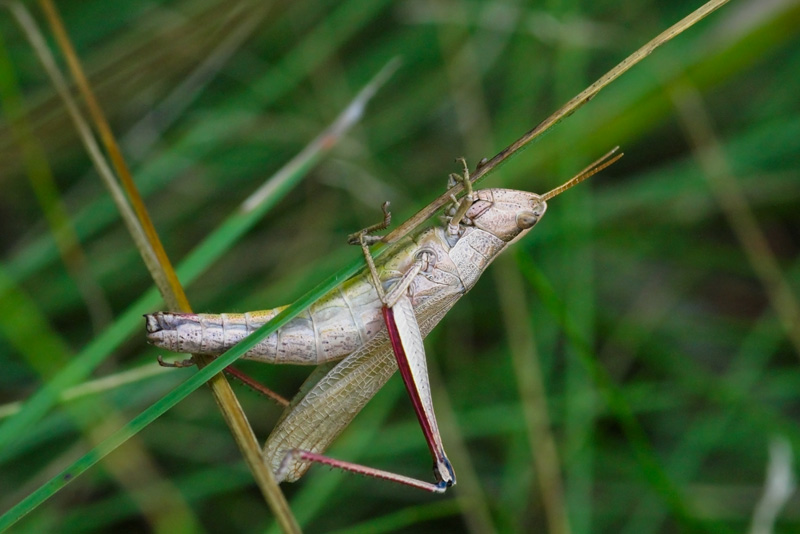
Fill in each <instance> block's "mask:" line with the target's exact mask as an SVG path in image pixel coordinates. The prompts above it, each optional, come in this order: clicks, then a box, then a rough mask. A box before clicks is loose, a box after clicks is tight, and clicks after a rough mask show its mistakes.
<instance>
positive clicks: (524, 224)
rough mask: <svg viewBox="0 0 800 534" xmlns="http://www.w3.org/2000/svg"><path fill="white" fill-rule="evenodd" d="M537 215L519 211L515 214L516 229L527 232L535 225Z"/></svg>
mask: <svg viewBox="0 0 800 534" xmlns="http://www.w3.org/2000/svg"><path fill="white" fill-rule="evenodd" d="M538 220H539V215H538V214H537V213H534V212H532V211H521V212H519V213H518V214H517V227H518V228H520V229H521V230H527V229H528V228H530V227H531V226H533V225H534V224H536V223H537V221H538Z"/></svg>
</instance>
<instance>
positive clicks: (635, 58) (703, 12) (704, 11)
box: [382, 0, 730, 243]
mask: <svg viewBox="0 0 800 534" xmlns="http://www.w3.org/2000/svg"><path fill="white" fill-rule="evenodd" d="M729 1H730V0H711V1H710V2H706V3H705V4H703V6H701V7H699V8H698V9H696V10H695V11H693V12H692V13H691V14H689V15H687V16H686V17H684V18H683V19H681V20H680V21H679V22H677V23H675V24H673V25H672V26H670V27H669V28H667V29H666V30H664V31H663V32H661V33H660V34H658V35H657V36H656V37H654V38H653V39H651V40H650V41H649V42H648V43H647V44H645V45H644V46H642V47H641V48H639V49H638V50H637V51H636V52H634V53H633V54H631V55H630V56H628V57H627V58H625V59H624V60H622V62H620V63H619V64H618V65H617V66H616V67H614V68H613V69H611V70H610V71H608V72H607V73H606V74H604V75H603V76H601V77H600V78H599V79H598V80H597V81H596V82H594V83H593V84H592V85H590V86H589V87H587V88H586V89H584V90H583V91H581V92H580V93H579V94H578V95H577V96H575V97H573V98H572V99H571V100H569V102H567V103H566V104H564V105H563V106H561V107H560V108H559V109H558V110H557V111H555V112H554V113H553V114H551V115H550V116H549V117H547V118H546V119H545V120H543V121H542V122H540V123H539V124H538V125H537V126H536V127H535V128H533V129H532V130H530V131H529V132H528V133H526V134H525V135H523V136H522V137H520V138H519V139H517V140H516V141H514V142H513V143H511V144H510V145H509V146H507V147H506V148H505V149H503V150H501V151H500V152H499V153H498V154H497V155H496V156H494V157H493V158H492V159H490V160H489V161H487V162H486V163H485V164H484V165H481V166H480V167H479V168H478V169H477V171H476V172H475V173H474V174H473V175H472V177H471V178H470V180H471V181H472V183H477V182H478V181H479V180H481V179H483V177H484V176H486V175H487V174H489V173H490V172H491V171H493V170H494V169H495V168H497V167H499V166H500V165H501V164H502V163H504V162H505V161H506V160H507V159H508V158H510V157H511V156H513V155H514V154H515V153H517V152H518V151H519V150H521V149H522V148H525V147H526V146H527V145H528V144H529V143H530V142H531V141H533V140H534V139H536V138H537V137H539V136H540V135H542V134H543V133H544V132H546V131H547V130H549V129H550V128H551V127H552V126H555V125H556V124H558V123H559V122H561V120H562V119H565V118H566V117H569V116H570V115H572V114H573V113H574V112H575V111H576V110H577V109H578V108H580V107H581V106H583V105H584V104H585V103H587V102H588V101H590V100H591V99H592V98H594V97H595V96H597V94H598V93H599V92H600V91H601V90H602V89H603V88H605V87H606V86H607V85H609V84H610V83H611V82H613V81H614V80H616V79H617V78H619V77H620V76H622V74H624V73H625V72H627V71H628V70H630V68H631V67H633V66H634V65H636V64H637V63H639V62H640V61H642V60H643V59H644V58H646V57H647V56H649V55H650V54H651V53H653V51H654V50H655V49H656V48H658V47H659V46H661V45H663V44H665V43H667V42H669V41H670V40H672V39H673V38H674V37H677V36H678V35H680V34H681V33H683V32H684V31H685V30H687V29H689V28H691V27H692V26H693V25H695V24H696V23H697V22H699V21H701V20H703V19H704V18H705V17H707V16H708V15H710V14H711V13H713V12H714V11H716V10H717V9H719V8H720V7H722V6H724V5H725V4H727V3H728V2H729ZM463 189H464V186H463V184H461V183H458V184H457V185H456V186H455V187H452V188H451V189H449V190H448V191H445V192H444V193H443V194H442V195H441V196H439V197H438V198H437V199H436V200H434V201H433V202H431V203H430V204H428V205H427V206H426V207H424V208H423V209H421V210H420V211H418V212H417V213H416V214H415V215H414V216H413V217H411V218H410V219H408V220H407V221H406V222H404V223H403V224H401V225H400V226H398V227H397V228H395V229H394V230H393V231H392V232H390V233H388V234H386V236H385V237H384V238H383V239H382V241H383V242H384V243H394V242H395V241H397V240H399V239H402V238H403V236H405V235H407V234H408V233H409V232H410V231H411V230H413V229H414V228H416V227H417V226H419V225H420V224H422V223H423V222H424V221H426V220H427V219H428V218H430V217H431V216H432V215H433V214H434V213H435V212H436V210H438V209H439V208H441V207H442V206H444V205H445V204H447V203H448V202H450V197H451V195H457V194H458V193H460V192H461V191H463Z"/></svg>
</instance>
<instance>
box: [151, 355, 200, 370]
mask: <svg viewBox="0 0 800 534" xmlns="http://www.w3.org/2000/svg"><path fill="white" fill-rule="evenodd" d="M156 360H158V365H160V366H161V367H175V368H179V369H183V368H184V367H194V365H195V363H194V358H187V359H185V360H178V361H175V362H168V361H165V360H164V358H163V357H162V356H161V355H160V354H159V355H158V356H156Z"/></svg>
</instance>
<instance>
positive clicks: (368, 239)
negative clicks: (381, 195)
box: [347, 200, 392, 246]
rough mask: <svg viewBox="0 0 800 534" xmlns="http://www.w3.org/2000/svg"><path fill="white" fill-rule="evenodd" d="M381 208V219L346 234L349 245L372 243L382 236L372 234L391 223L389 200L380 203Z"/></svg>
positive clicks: (384, 228)
mask: <svg viewBox="0 0 800 534" xmlns="http://www.w3.org/2000/svg"><path fill="white" fill-rule="evenodd" d="M381 210H382V211H383V220H382V221H380V222H377V223H375V224H371V225H369V226H367V227H366V228H362V229H361V230H359V231H358V232H355V233H353V234H350V235H349V236H347V243H348V244H349V245H367V246H369V245H374V244H375V243H377V242H378V241H380V240H381V239H382V238H381V237H380V236H374V235H371V234H374V233H375V232H380V231H381V230H386V229H387V228H389V225H390V224H392V212H391V211H389V201H388V200H387V201H386V202H384V203H383V204H381Z"/></svg>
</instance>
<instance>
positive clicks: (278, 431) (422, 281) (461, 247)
mask: <svg viewBox="0 0 800 534" xmlns="http://www.w3.org/2000/svg"><path fill="white" fill-rule="evenodd" d="M615 152H616V149H614V150H613V151H611V152H610V153H609V154H606V155H605V156H604V157H603V158H601V159H600V160H598V161H596V162H595V163H593V164H592V165H590V166H589V167H588V168H587V169H585V170H584V171H582V172H581V173H579V174H578V175H577V176H575V177H574V178H573V179H571V180H569V181H568V182H566V183H565V184H563V185H562V186H560V187H557V188H556V189H554V190H552V191H550V192H548V193H546V194H544V195H537V194H535V193H529V192H526V191H516V190H510V189H481V190H477V191H472V189H471V185H470V184H471V183H470V181H469V173H468V170H467V168H466V164H464V175H463V176H459V175H451V177H450V180H451V185H454V181H455V180H456V179H458V180H460V181H462V182H463V184H464V188H465V190H466V194H465V195H464V196H463V197H462V198H461V199H460V200H459V199H456V198H455V196H453V198H452V204H451V205H450V206H449V207H448V208H447V209H446V210H445V214H444V216H443V217H442V219H443V220H442V222H443V224H440V225H435V226H432V227H428V228H424V229H421V230H418V231H416V232H415V233H412V234H411V235H410V236H407V237H405V238H404V239H402V240H400V241H398V242H397V243H394V244H393V245H391V246H390V247H388V248H387V249H386V250H385V251H384V253H383V254H382V255H381V256H380V257H379V258H378V259H377V261H373V259H372V256H371V255H370V253H369V250H368V245H369V244H370V243H372V242H375V241H377V240H379V239H380V238H376V237H373V236H371V235H369V234H370V233H371V232H372V231H374V230H378V229H382V228H385V227H386V226H388V223H389V213H388V211H387V206H388V204H384V214H385V220H384V222H383V223H381V224H378V225H373V226H372V227H369V228H367V229H365V230H362V231H361V232H359V233H357V234H353V235H352V236H350V240H349V241H350V243H351V244H360V245H361V247H362V249H363V250H364V255H365V259H366V261H367V264H368V269H367V270H366V271H363V272H361V273H360V274H358V275H356V276H355V277H353V278H351V279H350V280H347V281H346V282H345V283H344V284H342V285H341V286H339V287H338V288H336V289H334V290H332V291H331V292H329V293H328V294H326V295H325V296H323V297H322V298H321V299H319V300H318V301H317V302H315V303H314V304H312V305H311V306H310V307H309V308H308V309H307V310H306V311H305V313H304V314H302V315H300V316H298V317H296V318H295V319H293V320H292V321H290V322H289V323H288V324H286V325H285V326H284V327H283V328H280V329H279V330H277V331H276V332H275V333H273V334H272V335H270V336H268V337H267V338H265V339H264V340H262V341H261V342H260V343H258V344H257V345H256V346H255V347H253V348H252V349H251V350H249V351H248V352H246V353H245V355H244V356H243V357H244V358H247V359H251V360H259V361H263V362H268V363H289V364H298V365H320V364H325V363H328V362H334V361H337V360H341V361H340V362H339V363H338V364H337V365H336V366H335V367H333V368H332V369H331V370H330V371H328V372H327V373H326V374H325V375H324V376H322V377H321V378H320V379H319V380H318V381H317V382H316V383H314V384H313V385H311V386H310V389H309V388H305V387H304V388H303V389H302V390H301V392H300V393H299V394H298V395H297V396H296V397H295V399H294V400H293V401H292V403H291V404H290V405H289V406H288V407H287V408H286V410H285V411H284V413H283V415H282V416H281V418H280V420H279V421H278V424H277V425H276V427H275V428H274V429H273V431H272V433H271V434H270V436H269V437H268V438H267V441H266V444H265V446H264V450H263V458H264V461H265V462H266V463H267V464H268V465H270V466H271V468H272V469H273V471H274V472H275V475H276V478H277V479H278V480H279V481H284V480H285V481H289V482H292V481H295V480H297V479H298V478H300V477H301V476H302V475H303V474H304V473H305V472H306V470H307V469H308V468H309V466H310V464H311V463H312V462H319V463H325V464H328V465H331V466H334V467H338V468H341V469H345V470H349V471H354V472H358V473H362V474H366V475H371V476H374V477H377V478H385V479H389V480H392V481H395V482H399V483H402V484H406V485H409V486H413V487H416V488H420V489H424V490H427V491H432V492H443V491H445V490H446V489H447V488H448V487H449V486H451V485H453V484H455V482H456V478H455V473H454V472H453V468H452V466H451V464H450V461H449V460H448V459H447V456H446V454H445V452H444V447H443V445H442V441H441V438H440V436H439V430H438V425H437V423H436V416H435V415H434V412H433V403H432V400H431V394H430V385H429V383H428V376H427V368H426V364H425V352H424V347H423V343H422V340H423V338H424V337H425V336H427V335H428V333H430V331H431V330H432V329H433V327H434V326H436V325H437V324H438V323H439V321H441V320H442V318H443V317H444V316H445V315H446V314H447V312H448V311H449V310H450V308H452V307H453V305H454V304H455V303H456V302H457V301H458V299H460V298H461V297H462V296H463V295H464V294H466V292H467V291H469V290H470V289H471V288H472V287H473V286H474V285H475V283H476V282H477V281H478V278H479V277H480V275H481V274H482V273H483V271H484V270H485V269H486V268H487V267H488V266H489V264H490V263H491V262H492V261H493V260H494V258H496V257H497V256H498V255H499V254H500V253H501V252H503V251H504V250H505V249H506V247H508V245H510V244H512V243H514V242H515V241H517V240H518V239H520V238H522V237H523V236H524V235H525V234H527V233H528V232H529V231H530V230H531V229H532V228H533V227H534V226H535V225H536V224H537V223H538V222H539V221H540V220H541V218H542V216H543V215H544V213H545V210H546V209H547V201H548V200H549V199H550V198H552V197H554V196H556V195H558V194H560V193H561V192H563V191H564V190H566V189H568V188H569V187H572V186H573V185H575V184H577V183H579V182H580V181H582V180H584V179H586V178H588V177H589V176H591V175H593V174H595V173H596V172H599V171H600V170H602V169H604V168H605V167H607V166H608V165H610V164H612V163H613V162H615V161H616V160H617V159H619V158H620V157H621V156H622V154H617V155H614V156H613V157H611V156H612V155H613V154H614V153H615ZM462 162H463V160H462ZM282 309H284V308H283V307H281V308H275V309H272V310H264V311H255V312H248V313H244V314H232V313H231V314H226V313H223V314H218V315H211V314H177V313H167V312H157V313H155V314H151V315H147V316H145V317H146V325H147V338H148V341H149V342H150V343H152V344H154V345H156V346H158V347H161V348H164V349H167V350H170V351H175V352H185V353H195V354H211V355H218V354H221V353H223V352H225V351H226V350H228V349H229V348H231V347H232V346H233V345H235V344H236V343H238V342H239V341H241V340H242V339H244V338H245V337H246V336H248V335H249V334H251V333H252V332H254V331H255V330H256V329H258V328H259V327H260V326H262V325H263V324H265V323H266V322H267V321H269V320H270V319H271V318H272V317H274V316H275V315H277V314H278V313H279V312H280V311H281V310H282ZM398 367H399V368H400V371H401V374H402V376H403V381H404V383H405V386H406V390H407V391H408V393H409V396H410V397H411V400H412V404H413V405H414V409H415V411H416V413H417V417H418V419H419V421H420V426H421V427H422V429H423V433H424V435H425V439H426V441H427V443H428V447H429V449H430V451H431V455H432V457H433V460H434V475H435V478H436V483H429V482H424V481H420V480H416V479H413V478H409V477H405V476H402V475H398V474H395V473H391V472H387V471H380V470H376V469H372V468H369V467H365V466H360V465H356V464H351V463H347V462H343V461H340V460H334V459H331V458H327V457H325V456H322V453H323V452H324V451H325V450H326V449H327V448H328V446H329V445H330V444H331V442H332V441H333V440H334V439H335V438H336V437H337V436H338V435H339V434H340V433H341V432H342V431H343V430H344V428H345V427H346V426H347V425H348V424H349V423H350V421H351V420H352V419H353V418H354V417H355V416H356V414H357V413H358V412H359V411H360V410H361V409H362V408H363V407H364V406H365V405H366V403H367V402H368V401H369V400H370V399H371V398H372V397H373V395H375V393H376V392H377V391H378V390H379V389H380V388H381V387H383V385H384V384H385V383H386V381H387V380H389V378H390V377H391V376H392V375H393V374H394V372H395V371H396V370H397V369H398ZM317 376H318V374H312V376H311V377H310V378H309V381H308V382H309V383H313V381H314V380H315V379H316V378H317Z"/></svg>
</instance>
